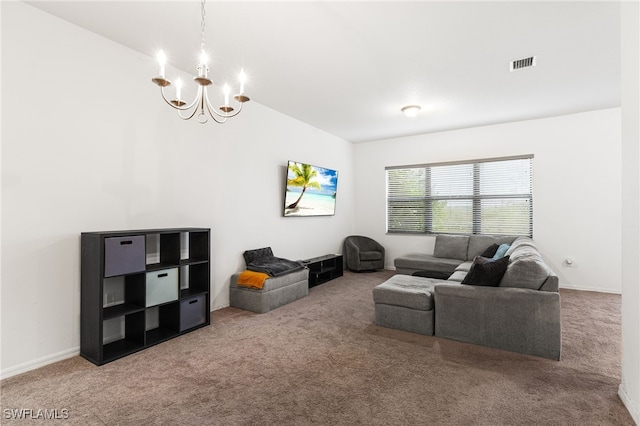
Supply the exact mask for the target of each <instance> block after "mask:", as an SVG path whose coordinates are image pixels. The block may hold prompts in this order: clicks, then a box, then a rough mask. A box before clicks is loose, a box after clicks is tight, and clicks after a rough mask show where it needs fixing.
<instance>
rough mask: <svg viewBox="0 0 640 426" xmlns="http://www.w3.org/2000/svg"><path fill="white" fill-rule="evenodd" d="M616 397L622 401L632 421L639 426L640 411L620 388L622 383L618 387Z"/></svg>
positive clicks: (622, 388)
mask: <svg viewBox="0 0 640 426" xmlns="http://www.w3.org/2000/svg"><path fill="white" fill-rule="evenodd" d="M618 396H619V397H620V400H622V403H623V404H624V406H625V407H627V410H628V411H629V414H631V418H632V419H633V421H634V422H636V424H637V425H640V410H639V409H638V407H636V406H635V404H634V403H633V401H632V400H631V398H629V395H628V394H627V391H626V390H625V389H624V387H623V386H622V383H621V384H620V386H619V387H618Z"/></svg>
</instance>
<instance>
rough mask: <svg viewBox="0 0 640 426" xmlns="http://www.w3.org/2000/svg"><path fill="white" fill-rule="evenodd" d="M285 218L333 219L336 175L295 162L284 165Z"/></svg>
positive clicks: (320, 168) (321, 168)
mask: <svg viewBox="0 0 640 426" xmlns="http://www.w3.org/2000/svg"><path fill="white" fill-rule="evenodd" d="M285 186H286V190H285V194H284V213H283V214H284V216H333V215H334V214H335V213H336V193H337V188H338V172H337V171H336V170H331V169H327V168H324V167H318V166H312V165H311V164H307V163H300V162H298V161H289V162H288V163H287V181H286V183H285Z"/></svg>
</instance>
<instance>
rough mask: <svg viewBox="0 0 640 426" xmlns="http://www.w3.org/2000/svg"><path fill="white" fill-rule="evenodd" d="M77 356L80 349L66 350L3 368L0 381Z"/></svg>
mask: <svg viewBox="0 0 640 426" xmlns="http://www.w3.org/2000/svg"><path fill="white" fill-rule="evenodd" d="M77 355H80V347H76V348H72V349H67V350H66V351H62V352H58V353H57V354H53V355H48V356H45V357H42V358H38V359H35V360H33V361H29V362H25V363H23V364H19V365H16V366H15V367H9V368H5V369H4V370H2V371H0V380H3V379H8V378H9V377H13V376H17V375H18V374H22V373H26V372H27V371H31V370H35V369H36V368H40V367H44V366H45V365H49V364H53V363H54V362H58V361H62V360H64V359H68V358H72V357H74V356H77Z"/></svg>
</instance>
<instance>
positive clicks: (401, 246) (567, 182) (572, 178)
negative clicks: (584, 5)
mask: <svg viewBox="0 0 640 426" xmlns="http://www.w3.org/2000/svg"><path fill="white" fill-rule="evenodd" d="M620 149H621V148H620V109H619V108H614V109H607V110H600V111H593V112H587V113H581V114H573V115H567V116H561V117H554V118H547V119H540V120H530V121H522V122H517V123H508V124H500V125H494V126H486V127H476V128H472V129H463V130H456V131H450V132H442V133H433V134H426V135H420V136H412V137H405V138H398V139H389V140H382V141H377V142H371V143H366V144H357V145H356V151H355V159H356V167H355V171H356V174H357V176H358V177H359V178H358V181H357V182H356V188H355V193H356V232H357V233H360V234H363V235H368V236H370V237H372V238H374V239H376V240H378V241H379V242H381V243H382V244H383V245H384V246H385V247H386V250H387V258H386V264H387V267H389V268H392V267H393V259H394V258H396V257H398V256H400V255H402V254H404V253H408V252H426V253H429V252H430V253H432V252H433V244H434V240H435V238H434V237H429V236H424V235H398V234H386V222H385V221H386V212H385V206H386V199H385V166H395V165H408V164H421V163H437V162H443V161H454V160H456V161H457V160H467V159H469V160H472V159H481V158H492V157H503V156H512V155H521V154H533V155H534V163H533V173H534V179H533V191H534V195H533V197H534V201H533V205H534V220H533V222H534V223H533V226H534V231H533V232H534V235H533V237H534V240H535V241H536V242H537V243H538V245H539V247H540V249H541V252H542V254H543V256H544V257H545V259H546V261H547V262H549V265H550V266H551V267H552V269H553V270H554V271H555V272H556V273H557V274H558V276H559V278H560V283H561V286H563V287H567V288H580V289H588V290H597V291H608V292H617V293H619V292H620V291H621V285H620V268H621V266H620V255H621V252H620V238H621V236H620V232H621V228H620V214H621V212H620V208H621V207H620V203H621V196H620V190H619V188H620V185H621V181H620V179H621V175H620V162H621V158H620ZM363 177H365V178H363ZM566 258H571V259H573V260H574V262H575V263H574V267H573V268H566V267H564V266H563V261H564V260H565V259H566Z"/></svg>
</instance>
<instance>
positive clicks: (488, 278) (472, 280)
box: [462, 256, 509, 287]
mask: <svg viewBox="0 0 640 426" xmlns="http://www.w3.org/2000/svg"><path fill="white" fill-rule="evenodd" d="M507 266H509V256H504V257H502V258H500V259H498V260H493V259H488V258H486V257H482V256H476V257H475V259H473V263H472V264H471V269H470V270H469V273H468V274H467V276H466V277H464V280H462V284H467V285H479V286H488V287H497V286H498V284H500V280H502V276H503V275H504V273H505V272H506V271H507Z"/></svg>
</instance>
